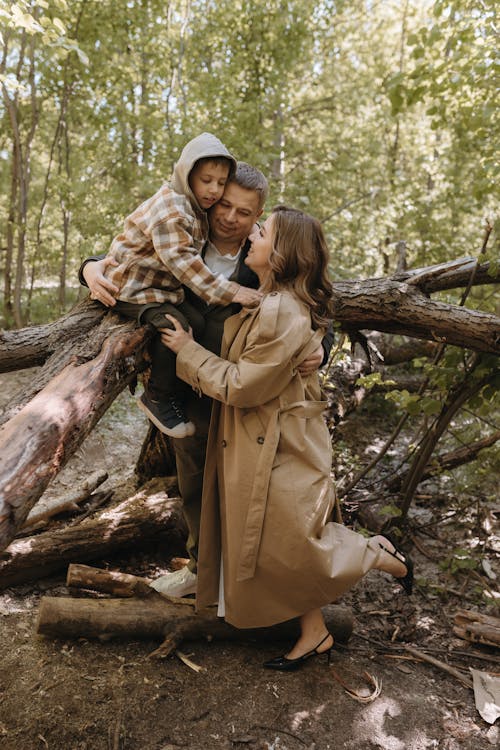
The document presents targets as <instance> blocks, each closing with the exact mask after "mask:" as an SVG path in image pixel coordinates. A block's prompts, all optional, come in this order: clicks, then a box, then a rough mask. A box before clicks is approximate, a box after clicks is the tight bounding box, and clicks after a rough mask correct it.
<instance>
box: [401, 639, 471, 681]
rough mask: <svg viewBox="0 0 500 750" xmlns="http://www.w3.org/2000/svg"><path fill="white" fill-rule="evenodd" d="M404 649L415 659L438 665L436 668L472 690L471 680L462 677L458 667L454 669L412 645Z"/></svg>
mask: <svg viewBox="0 0 500 750" xmlns="http://www.w3.org/2000/svg"><path fill="white" fill-rule="evenodd" d="M404 649H405V651H408V653H409V654H412V656H414V657H415V658H416V659H421V660H422V661H426V662H428V663H429V664H432V665H433V666H434V667H438V669H442V670H443V671H444V672H448V674H451V675H452V676H453V677H455V678H456V679H457V680H458V681H459V682H461V683H462V685H464V686H465V687H468V688H470V689H471V690H472V680H469V679H468V678H467V677H464V675H463V674H461V673H460V672H459V671H458V669H455V668H454V667H450V665H449V664H446V663H445V662H444V661H440V660H439V659H435V658H434V657H433V656H429V655H428V654H424V653H423V652H422V651H419V650H418V649H416V648H414V647H413V646H404Z"/></svg>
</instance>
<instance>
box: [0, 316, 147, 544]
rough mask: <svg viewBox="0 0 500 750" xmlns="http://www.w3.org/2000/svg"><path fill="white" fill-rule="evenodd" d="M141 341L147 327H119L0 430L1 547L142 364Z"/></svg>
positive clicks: (19, 525) (55, 379)
mask: <svg viewBox="0 0 500 750" xmlns="http://www.w3.org/2000/svg"><path fill="white" fill-rule="evenodd" d="M143 340H144V330H143V329H137V330H130V326H121V325H120V326H118V330H116V331H113V332H112V333H111V334H110V335H109V337H108V338H107V339H106V341H105V343H104V345H103V347H102V350H101V352H100V353H99V355H98V356H97V357H96V358H95V359H93V360H90V361H89V362H84V363H82V364H79V363H78V362H72V363H71V364H69V365H67V366H66V367H65V368H64V369H63V370H62V371H61V372H60V373H59V374H57V375H56V376H55V377H54V378H53V379H52V380H51V381H50V382H49V384H48V385H47V386H46V387H45V388H43V390H41V391H40V392H39V393H38V394H37V395H36V396H35V397H34V398H33V399H32V400H31V401H30V402H29V404H27V405H26V406H25V407H24V408H23V409H21V411H20V412H19V413H18V414H16V415H15V416H14V417H12V419H10V420H9V421H8V422H7V423H6V424H4V425H3V427H2V428H1V429H0V549H3V548H4V547H5V546H6V545H7V544H8V543H9V542H10V540H11V539H13V538H14V536H15V535H16V532H17V530H18V529H19V528H20V527H21V526H22V524H23V522H24V520H25V518H26V516H27V515H28V513H29V511H30V510H31V508H32V507H33V505H34V504H35V502H36V501H37V500H38V498H39V497H40V496H41V495H42V493H43V492H44V490H45V488H46V487H47V485H48V483H49V482H50V480H51V479H53V477H55V476H56V474H57V473H58V471H59V470H60V469H61V468H62V467H63V466H64V465H65V463H66V461H67V460H68V458H69V457H70V456H71V455H72V454H73V453H74V451H75V450H76V449H77V447H78V446H79V445H81V443H82V442H83V440H84V438H85V437H86V436H87V435H88V434H89V433H90V432H91V430H92V428H93V427H94V425H95V424H96V423H97V422H98V420H99V419H100V418H101V416H102V415H103V414H104V412H105V411H106V409H107V408H108V407H109V405H110V404H111V403H112V402H113V400H114V399H115V398H116V396H117V395H118V394H119V393H120V392H121V391H122V390H123V388H124V387H125V385H126V384H127V383H128V382H130V381H131V379H132V378H134V377H135V373H136V371H137V369H138V368H139V369H140V368H141V367H143V366H144V359H143V354H142V349H141V344H142V343H143Z"/></svg>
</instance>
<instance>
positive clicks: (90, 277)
mask: <svg viewBox="0 0 500 750" xmlns="http://www.w3.org/2000/svg"><path fill="white" fill-rule="evenodd" d="M117 265H118V263H117V262H116V260H113V258H108V257H106V258H103V259H102V260H93V261H89V262H88V263H86V264H85V266H84V268H83V271H82V275H83V278H84V279H85V281H86V282H87V286H88V288H89V290H90V298H91V299H96V300H99V302H102V304H103V305H106V307H113V306H114V305H115V304H116V299H115V296H116V295H117V294H118V292H119V291H120V290H119V289H118V287H117V286H115V284H113V283H112V282H111V281H109V279H107V278H106V277H105V275H104V271H105V270H106V268H107V267H108V266H117Z"/></svg>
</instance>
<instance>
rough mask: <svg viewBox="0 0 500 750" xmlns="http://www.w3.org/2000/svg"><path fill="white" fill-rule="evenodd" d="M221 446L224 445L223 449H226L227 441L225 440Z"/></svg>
mask: <svg viewBox="0 0 500 750" xmlns="http://www.w3.org/2000/svg"><path fill="white" fill-rule="evenodd" d="M221 445H222V447H223V448H225V447H226V445H227V443H226V441H225V440H223V441H222V443H221Z"/></svg>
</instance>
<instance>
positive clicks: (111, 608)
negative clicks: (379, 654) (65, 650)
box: [36, 591, 353, 657]
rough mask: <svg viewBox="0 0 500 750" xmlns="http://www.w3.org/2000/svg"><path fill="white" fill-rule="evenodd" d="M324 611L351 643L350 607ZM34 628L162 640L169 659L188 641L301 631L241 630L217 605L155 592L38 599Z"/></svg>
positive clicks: (57, 633)
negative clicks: (201, 605) (186, 602)
mask: <svg viewBox="0 0 500 750" xmlns="http://www.w3.org/2000/svg"><path fill="white" fill-rule="evenodd" d="M324 613H325V619H326V624H327V627H328V629H329V630H330V632H331V633H332V635H333V637H334V638H335V641H337V642H339V643H345V642H346V641H348V640H349V637H350V635H351V633H352V627H353V617H352V613H351V611H350V610H349V609H347V608H346V607H341V606H339V605H330V606H329V607H326V608H325V610H324ZM36 632H37V633H38V634H39V635H48V636H52V637H56V638H104V639H108V638H112V637H115V638H128V639H135V638H139V639H147V640H159V639H161V640H163V644H162V646H161V647H160V648H159V649H157V650H156V651H155V652H154V653H153V655H154V656H157V657H165V656H168V654H170V653H171V652H172V651H173V650H174V649H176V648H178V647H179V646H180V644H181V643H182V641H184V640H197V639H209V640H211V639H213V638H217V639H219V640H220V639H224V640H244V641H247V640H249V639H254V638H256V639H259V640H261V639H264V640H267V639H270V640H278V639H279V640H281V639H290V640H291V639H293V638H295V637H297V635H298V632H299V629H298V623H297V621H295V620H289V621H288V622H284V623H280V624H279V625H275V626H273V627H271V628H257V629H245V630H239V629H237V628H234V627H232V626H231V625H228V623H226V622H225V621H224V620H223V619H222V618H220V617H217V615H216V608H215V607H213V608H210V609H206V610H203V611H201V612H199V613H195V612H194V609H193V608H192V607H189V606H183V605H179V604H171V603H170V602H167V601H166V600H165V599H164V598H163V597H162V595H161V594H158V593H157V592H154V591H153V595H152V596H148V597H147V598H140V597H134V598H129V599H97V600H96V599H72V598H71V597H50V596H45V597H43V598H42V600H41V602H40V610H39V615H38V622H37V626H36Z"/></svg>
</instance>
